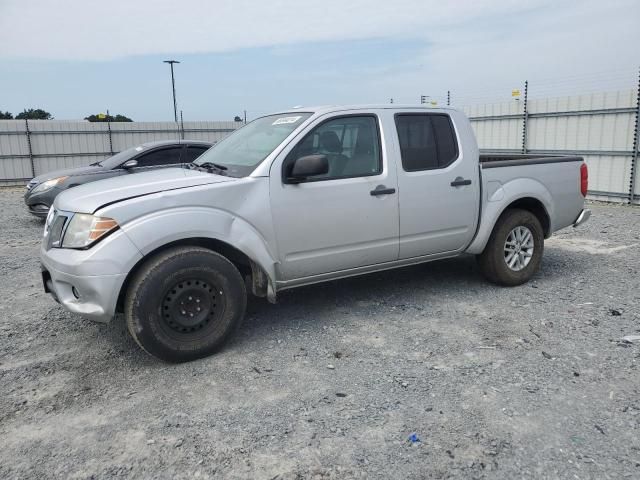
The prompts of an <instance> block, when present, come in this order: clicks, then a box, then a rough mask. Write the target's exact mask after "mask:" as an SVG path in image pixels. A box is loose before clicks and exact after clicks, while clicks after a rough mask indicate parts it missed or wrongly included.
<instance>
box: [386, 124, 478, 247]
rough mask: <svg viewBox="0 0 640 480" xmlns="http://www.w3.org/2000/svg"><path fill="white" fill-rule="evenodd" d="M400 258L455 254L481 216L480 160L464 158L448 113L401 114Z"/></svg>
mask: <svg viewBox="0 0 640 480" xmlns="http://www.w3.org/2000/svg"><path fill="white" fill-rule="evenodd" d="M395 124H396V130H397V140H398V146H399V148H398V149H397V154H398V155H399V157H400V158H399V159H398V162H397V165H398V187H399V191H400V258H401V259H403V258H412V257H419V256H422V255H431V254H441V253H445V252H456V251H460V250H462V249H464V248H465V247H466V246H467V245H468V243H469V242H470V241H471V239H472V238H473V235H474V233H475V228H476V221H477V216H478V202H479V197H480V194H479V188H480V186H479V185H478V183H479V174H478V160H477V158H471V157H465V156H464V153H466V152H463V151H462V150H461V148H460V143H461V142H459V141H458V137H457V134H456V129H455V128H454V124H453V122H452V119H451V117H450V116H449V115H448V114H447V113H409V112H407V113H397V114H396V115H395Z"/></svg>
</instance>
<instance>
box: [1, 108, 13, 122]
mask: <svg viewBox="0 0 640 480" xmlns="http://www.w3.org/2000/svg"><path fill="white" fill-rule="evenodd" d="M12 119H13V115H12V114H11V112H3V111H2V110H0V120H12Z"/></svg>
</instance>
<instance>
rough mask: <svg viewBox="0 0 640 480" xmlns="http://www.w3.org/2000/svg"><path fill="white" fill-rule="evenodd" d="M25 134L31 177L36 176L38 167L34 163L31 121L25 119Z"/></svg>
mask: <svg viewBox="0 0 640 480" xmlns="http://www.w3.org/2000/svg"><path fill="white" fill-rule="evenodd" d="M24 126H25V128H26V130H25V132H26V134H27V146H28V147H29V163H30V164H31V177H35V176H36V167H35V165H34V163H33V147H32V146H31V130H29V120H27V119H26V118H25V119H24Z"/></svg>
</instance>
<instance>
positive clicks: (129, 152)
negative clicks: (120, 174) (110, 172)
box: [97, 145, 145, 169]
mask: <svg viewBox="0 0 640 480" xmlns="http://www.w3.org/2000/svg"><path fill="white" fill-rule="evenodd" d="M144 148H145V147H144V146H143V145H138V146H137V147H131V148H127V149H126V150H123V151H121V152H120V153H116V154H115V155H114V156H113V157H109V158H107V159H105V160H102V161H100V162H97V164H98V165H100V166H101V167H104V168H108V169H112V168H116V167H117V166H119V165H121V164H123V163H124V162H126V161H127V160H129V159H130V158H131V157H134V156H136V155H137V154H138V153H140V152H142V151H143V150H144Z"/></svg>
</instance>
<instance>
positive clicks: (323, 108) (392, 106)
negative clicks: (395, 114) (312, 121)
mask: <svg viewBox="0 0 640 480" xmlns="http://www.w3.org/2000/svg"><path fill="white" fill-rule="evenodd" d="M345 110H423V111H429V112H433V111H445V110H447V111H457V109H456V108H453V107H449V106H442V107H441V106H429V105H416V104H399V103H378V104H365V105H315V106H295V107H292V108H290V109H288V110H281V111H279V112H275V113H273V115H279V114H284V113H286V114H291V113H295V112H313V113H316V114H325V113H333V112H342V111H345Z"/></svg>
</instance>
